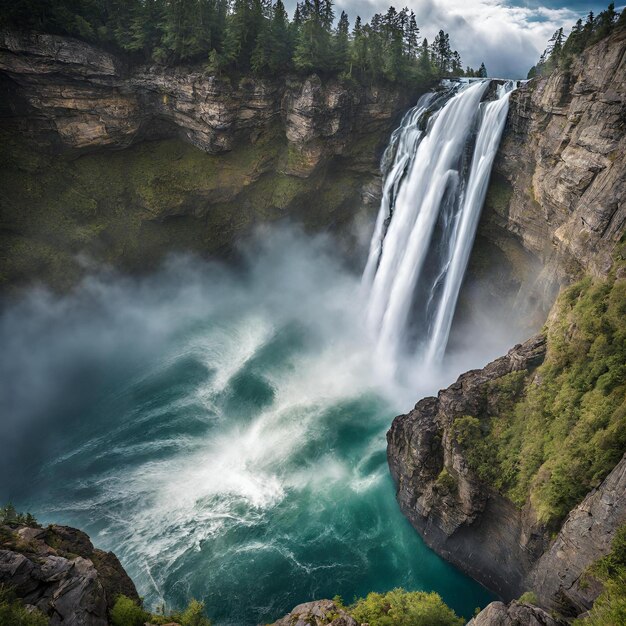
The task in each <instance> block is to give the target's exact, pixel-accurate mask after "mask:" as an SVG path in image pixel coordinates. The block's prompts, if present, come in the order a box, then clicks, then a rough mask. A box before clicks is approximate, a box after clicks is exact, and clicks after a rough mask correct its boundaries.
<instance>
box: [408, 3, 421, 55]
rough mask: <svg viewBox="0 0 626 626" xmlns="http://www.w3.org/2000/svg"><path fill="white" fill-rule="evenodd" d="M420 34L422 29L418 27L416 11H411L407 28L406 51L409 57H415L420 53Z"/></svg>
mask: <svg viewBox="0 0 626 626" xmlns="http://www.w3.org/2000/svg"><path fill="white" fill-rule="evenodd" d="M419 34H420V30H419V28H418V27H417V22H416V20H415V13H414V12H413V11H411V14H410V15H409V21H408V25H407V29H406V36H405V37H406V39H405V41H406V53H407V55H408V56H409V58H411V59H413V58H415V57H417V53H418V42H419Z"/></svg>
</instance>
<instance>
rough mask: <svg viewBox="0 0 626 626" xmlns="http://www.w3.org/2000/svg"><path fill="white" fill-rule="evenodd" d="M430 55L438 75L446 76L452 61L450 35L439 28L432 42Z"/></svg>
mask: <svg viewBox="0 0 626 626" xmlns="http://www.w3.org/2000/svg"><path fill="white" fill-rule="evenodd" d="M431 48H432V57H433V60H434V62H435V66H436V68H437V71H438V73H439V75H440V76H446V75H447V74H448V73H449V71H450V67H451V63H452V50H451V49H450V36H449V35H448V34H447V33H445V32H444V31H443V30H440V31H439V33H438V34H437V36H436V37H435V40H434V41H433V44H432V47H431Z"/></svg>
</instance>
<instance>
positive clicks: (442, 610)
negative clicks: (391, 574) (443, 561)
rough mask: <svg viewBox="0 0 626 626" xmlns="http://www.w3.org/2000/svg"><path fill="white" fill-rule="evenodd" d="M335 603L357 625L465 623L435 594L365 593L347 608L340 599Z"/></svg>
mask: <svg viewBox="0 0 626 626" xmlns="http://www.w3.org/2000/svg"><path fill="white" fill-rule="evenodd" d="M335 603H336V604H338V605H339V606H340V607H341V608H342V609H344V610H345V611H346V612H348V613H349V614H350V615H352V617H354V619H355V620H356V621H357V622H359V624H369V626H462V624H464V623H465V620H464V619H463V618H461V617H458V616H457V615H456V613H455V612H454V611H453V610H452V609H451V608H450V607H449V606H447V605H446V604H445V603H444V602H443V600H442V599H441V596H439V594H437V593H426V592H423V591H405V590H404V589H392V590H391V591H388V592H387V593H369V594H367V597H365V598H359V599H358V600H356V601H355V602H354V604H352V605H351V606H348V607H345V606H343V605H342V604H341V599H340V598H335Z"/></svg>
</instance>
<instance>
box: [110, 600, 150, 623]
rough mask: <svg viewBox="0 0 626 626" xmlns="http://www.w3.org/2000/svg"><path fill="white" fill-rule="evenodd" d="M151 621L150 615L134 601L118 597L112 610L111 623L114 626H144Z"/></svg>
mask: <svg viewBox="0 0 626 626" xmlns="http://www.w3.org/2000/svg"><path fill="white" fill-rule="evenodd" d="M149 619H150V614H149V613H148V612H147V611H144V610H143V609H142V608H141V607H140V606H139V605H138V604H137V603H136V602H135V601H134V600H131V599H130V598H128V597H127V596H124V595H120V596H118V597H117V600H116V601H115V604H114V605H113V608H112V609H111V623H112V625H113V626H143V625H144V623H145V622H147V621H148V620H149Z"/></svg>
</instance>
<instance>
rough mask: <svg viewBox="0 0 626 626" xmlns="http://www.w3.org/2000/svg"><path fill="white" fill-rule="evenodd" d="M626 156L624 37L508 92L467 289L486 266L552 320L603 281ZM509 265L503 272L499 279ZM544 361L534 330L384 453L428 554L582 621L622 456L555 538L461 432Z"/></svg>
mask: <svg viewBox="0 0 626 626" xmlns="http://www.w3.org/2000/svg"><path fill="white" fill-rule="evenodd" d="M625 154H626V31H625V30H624V29H622V30H618V31H615V32H614V33H613V34H612V35H610V36H609V37H608V38H606V39H604V40H603V41H601V42H599V43H597V44H596V45H594V46H593V47H591V48H589V49H588V50H586V51H585V53H584V54H583V55H582V56H581V57H580V58H579V59H576V60H574V61H573V62H572V63H571V65H570V67H569V68H568V69H567V70H565V69H563V70H558V71H556V72H554V73H553V74H552V75H551V76H549V77H545V78H541V79H539V80H534V81H531V82H530V83H528V84H526V85H525V86H522V87H521V88H520V89H519V90H517V91H516V92H514V93H513V94H512V96H511V107H510V112H509V118H508V122H507V129H506V131H505V135H504V139H503V142H502V145H501V146H500V150H499V153H498V157H497V159H496V164H495V166H494V172H493V175H492V181H491V185H490V189H489V193H488V196H487V201H486V205H485V208H484V212H483V217H482V221H481V224H480V227H479V231H478V237H477V246H476V247H475V249H474V251H473V253H472V261H471V262H470V267H469V270H468V276H467V281H466V285H465V287H464V288H465V289H469V288H470V286H472V287H475V284H474V285H472V283H473V281H474V283H475V282H476V280H477V276H478V275H479V274H480V271H481V267H482V270H483V271H486V275H487V276H488V281H487V282H490V283H491V287H490V288H491V289H492V290H494V291H496V292H498V293H497V294H492V295H497V297H499V298H501V297H502V292H503V291H505V290H506V289H508V290H510V291H512V292H513V300H514V299H515V290H519V293H518V296H517V304H516V306H515V307H511V310H515V309H517V310H519V311H521V312H522V315H526V316H527V315H528V310H529V307H533V306H534V307H535V308H539V309H542V311H543V312H542V313H540V314H539V315H538V318H539V319H541V317H542V316H543V319H545V314H546V313H547V311H548V309H549V308H550V306H552V304H553V302H554V298H555V295H556V293H557V291H558V289H559V287H560V286H562V285H564V284H567V283H568V282H570V281H572V280H573V279H574V278H577V277H580V276H581V275H583V274H591V275H592V276H595V277H598V278H603V277H605V276H606V275H607V274H608V273H609V271H610V269H611V266H612V264H613V255H614V254H615V246H616V245H617V243H618V242H619V241H620V240H621V238H622V237H623V235H624V231H625V228H626V204H625V203H624V201H625V194H626V187H625V186H624V180H626V158H625ZM487 248H490V250H488V253H487V252H486V249H487ZM494 250H495V251H494ZM507 264H508V269H507V272H508V274H507V276H504V277H503V276H500V275H499V274H498V272H500V271H501V268H503V267H505V266H507ZM494 268H495V269H494ZM620 271H622V270H620ZM494 275H495V276H496V278H497V280H493V277H494ZM618 275H619V274H618ZM488 291H489V287H488V288H487V289H486V290H485V293H487V294H488ZM494 303H495V300H494ZM575 332H576V330H575V329H571V331H570V335H571V334H573V333H575ZM545 354H546V343H545V339H544V337H543V336H542V335H540V336H537V337H535V338H533V339H531V340H530V341H528V342H526V343H525V344H523V345H521V346H516V347H515V348H514V349H513V350H511V351H510V352H509V354H508V355H507V356H506V357H502V358H501V359H497V360H496V361H494V362H493V363H490V364H489V365H487V366H486V367H485V368H484V369H482V370H477V371H471V372H468V373H466V374H463V375H462V376H461V377H460V378H459V380H458V381H457V382H456V383H455V384H454V385H451V386H450V387H449V388H448V389H445V390H443V391H441V392H440V393H439V395H438V397H437V398H426V399H424V400H422V401H420V402H419V403H418V404H417V405H416V407H415V409H414V410H413V411H411V412H410V413H408V414H407V415H403V416H399V417H397V418H396V419H395V420H394V423H393V425H392V427H391V430H390V431H389V433H388V459H389V466H390V469H391V473H392V475H393V477H394V479H395V481H396V485H397V497H398V501H399V503H400V506H401V508H402V510H403V512H404V513H405V515H406V516H407V517H408V518H409V520H410V521H411V523H412V524H413V526H414V527H415V528H416V529H417V530H418V531H419V532H420V534H421V535H422V536H423V537H424V539H425V541H426V543H427V544H428V545H429V546H431V547H432V548H433V549H434V550H435V551H437V552H438V553H439V554H441V555H443V556H444V557H445V558H446V559H448V560H450V561H451V562H453V563H454V564H456V565H457V566H459V567H460V568H461V569H462V570H464V571H465V572H467V573H468V574H470V575H471V576H473V577H474V578H476V579H477V580H479V581H480V582H482V583H483V584H485V585H486V586H487V587H489V588H490V589H493V590H494V591H496V592H497V593H499V594H500V595H501V596H502V597H503V598H504V599H506V600H512V599H514V598H517V597H519V596H520V595H521V594H522V593H523V592H525V591H527V590H533V591H534V592H535V593H536V595H537V597H538V600H539V602H540V603H541V605H542V606H543V607H545V608H548V609H549V610H553V611H557V612H559V613H561V614H564V615H566V616H574V615H578V614H580V613H581V612H584V611H585V610H587V609H589V607H590V606H591V605H592V603H593V601H594V599H595V598H596V597H597V595H598V593H599V592H600V588H601V587H600V585H599V583H598V582H597V581H595V580H594V579H593V578H592V577H590V576H589V575H587V574H585V572H586V571H587V570H588V568H589V566H590V565H591V564H592V563H593V562H594V561H596V560H597V559H598V558H600V557H602V556H604V555H605V554H607V553H608V552H609V550H610V543H611V539H612V537H613V535H614V533H615V531H616V529H617V528H618V527H619V526H620V525H621V524H623V523H624V522H625V521H626V512H625V510H624V507H625V506H626V496H625V493H626V484H625V483H624V471H625V466H624V460H622V461H621V462H620V463H619V464H618V465H617V467H615V469H613V471H612V472H611V473H610V474H609V475H608V476H606V477H605V479H604V481H603V482H602V483H601V484H599V485H598V486H597V487H596V488H595V489H594V490H593V491H592V492H591V493H589V495H588V496H587V497H586V498H585V500H584V501H583V502H581V503H580V504H579V505H578V506H577V507H575V508H574V510H572V511H571V512H570V514H569V516H568V517H567V519H566V520H565V522H564V523H563V525H562V526H561V528H560V530H559V528H558V527H557V528H556V529H550V530H548V529H546V528H544V527H543V525H542V524H541V523H539V522H538V520H537V516H536V514H535V512H534V511H533V507H532V504H531V502H530V501H527V502H526V504H525V505H524V506H523V507H521V508H520V507H519V506H515V505H514V504H513V503H512V502H511V501H510V500H508V499H507V498H506V497H504V496H503V495H501V494H500V493H498V492H496V491H495V490H494V489H493V488H492V487H490V486H489V485H487V484H486V483H485V481H481V480H480V479H479V478H478V475H477V472H476V471H475V469H476V468H475V467H474V468H472V467H471V466H470V463H469V462H468V453H467V450H464V449H463V448H462V446H461V445H459V442H458V441H457V439H456V438H455V434H454V428H453V423H454V420H455V419H457V418H464V416H477V415H478V416H482V417H485V419H487V420H489V419H490V417H489V416H491V415H494V414H496V413H497V410H496V408H495V407H496V406H497V405H498V403H499V402H500V397H499V392H498V384H497V383H498V381H500V380H503V379H504V377H506V376H507V375H508V374H510V373H511V372H515V371H523V370H526V374H525V375H524V380H525V381H526V382H525V383H524V384H526V385H528V384H538V385H540V384H541V380H540V379H535V378H534V377H533V370H534V368H536V367H537V365H539V364H540V363H541V361H542V360H543V358H544V356H545ZM494 411H495V413H494ZM481 423H482V422H481ZM555 531H558V534H557V535H556V538H554V534H553V533H554V532H555ZM518 610H521V609H519V607H518V606H516V605H510V606H509V607H505V606H504V605H501V604H500V605H493V606H492V607H491V609H490V613H489V615H490V616H491V617H489V620H491V621H479V622H476V623H478V624H482V623H497V624H500V623H502V624H508V623H518V622H515V621H514V620H515V619H518V617H515V616H514V614H516V613H517V612H518ZM524 610H526V609H524ZM492 614H493V615H492ZM487 618H488V616H484V617H483V619H484V620H487ZM519 619H522V618H519ZM529 619H530V618H529ZM533 619H535V618H533ZM507 620H508V621H507ZM511 620H513V621H511ZM519 623H526V622H523V621H522V622H519ZM529 623H530V622H529ZM537 623H542V622H537Z"/></svg>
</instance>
